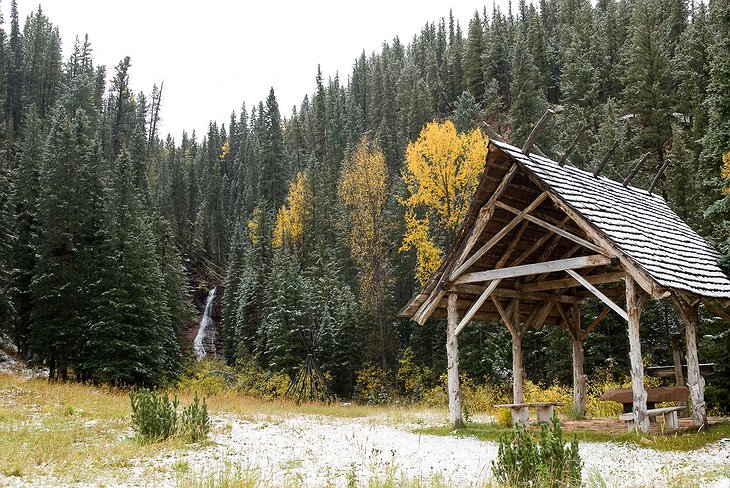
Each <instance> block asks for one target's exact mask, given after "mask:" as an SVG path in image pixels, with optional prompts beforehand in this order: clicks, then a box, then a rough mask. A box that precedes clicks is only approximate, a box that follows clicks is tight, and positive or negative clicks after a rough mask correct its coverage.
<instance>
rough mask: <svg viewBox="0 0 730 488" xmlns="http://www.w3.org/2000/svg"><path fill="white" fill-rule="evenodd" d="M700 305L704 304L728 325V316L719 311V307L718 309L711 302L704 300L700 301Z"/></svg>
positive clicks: (729, 320)
mask: <svg viewBox="0 0 730 488" xmlns="http://www.w3.org/2000/svg"><path fill="white" fill-rule="evenodd" d="M702 303H704V304H705V305H706V306H707V307H709V308H710V310H712V311H713V312H714V313H715V315H716V316H718V317H720V318H721V319H723V320H724V321H725V322H727V323H729V324H730V315H728V314H727V313H725V311H724V310H723V309H721V308H720V307H718V306H717V305H715V304H714V303H712V302H711V301H709V300H706V299H704V298H703V299H702Z"/></svg>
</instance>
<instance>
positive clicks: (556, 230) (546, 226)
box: [497, 202, 610, 256]
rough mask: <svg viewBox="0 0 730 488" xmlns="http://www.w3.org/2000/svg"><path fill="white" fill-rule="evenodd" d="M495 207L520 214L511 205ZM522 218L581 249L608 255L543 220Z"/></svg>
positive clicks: (531, 217)
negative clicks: (573, 243) (577, 245)
mask: <svg viewBox="0 0 730 488" xmlns="http://www.w3.org/2000/svg"><path fill="white" fill-rule="evenodd" d="M497 206H498V207H499V208H501V209H503V210H507V211H508V212H512V213H514V214H519V212H520V211H519V210H517V209H516V208H514V207H512V206H511V205H507V204H506V203H502V202H497ZM524 218H525V219H526V220H529V221H530V222H532V223H533V224H537V225H539V226H540V227H542V228H544V229H547V230H549V231H552V232H554V233H556V234H558V235H560V236H562V237H565V238H566V239H569V240H571V241H573V242H575V243H576V244H580V245H581V246H583V247H587V248H588V249H590V250H591V251H594V252H597V253H599V254H603V255H604V256H609V255H610V253H609V252H608V251H606V250H605V249H603V248H602V247H600V246H597V245H595V244H593V243H592V242H590V241H588V240H586V239H583V238H582V237H578V236H577V235H575V234H573V233H571V232H568V231H567V230H563V229H561V228H560V227H558V226H555V225H553V224H550V223H548V222H545V221H544V220H542V219H539V218H537V217H535V216H534V215H525V217H524Z"/></svg>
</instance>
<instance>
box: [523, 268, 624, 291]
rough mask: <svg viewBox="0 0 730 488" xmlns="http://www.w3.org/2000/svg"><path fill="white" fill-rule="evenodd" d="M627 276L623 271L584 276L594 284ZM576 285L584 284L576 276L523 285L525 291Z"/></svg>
mask: <svg viewBox="0 0 730 488" xmlns="http://www.w3.org/2000/svg"><path fill="white" fill-rule="evenodd" d="M625 276H626V273H624V272H623V271H620V272H614V273H603V274H597V275H590V276H584V277H583V278H584V279H585V280H586V281H588V282H589V283H591V284H593V285H602V284H604V283H615V282H617V281H621V280H623V279H624V277H625ZM575 286H582V284H581V283H580V282H578V280H576V279H574V278H561V279H559V280H550V281H538V282H536V283H525V284H524V285H522V288H521V289H522V290H523V291H530V292H532V291H548V290H558V289H561V288H573V287H575Z"/></svg>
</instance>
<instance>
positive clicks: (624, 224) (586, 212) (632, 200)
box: [492, 141, 730, 298]
mask: <svg viewBox="0 0 730 488" xmlns="http://www.w3.org/2000/svg"><path fill="white" fill-rule="evenodd" d="M492 144H493V145H494V146H495V147H497V148H499V149H501V150H503V151H505V152H506V153H507V154H509V155H510V156H512V157H513V158H515V159H516V160H517V161H519V162H520V163H521V164H523V165H524V167H525V168H526V169H527V170H528V171H529V172H531V173H532V174H533V175H534V176H535V177H536V178H537V179H539V180H540V181H542V182H543V183H544V184H545V185H546V186H547V187H548V188H549V189H550V190H553V191H554V192H555V194H556V195H558V196H559V197H560V198H561V199H562V200H564V201H565V202H566V203H567V204H568V205H570V206H571V207H572V208H573V209H575V210H576V211H577V212H579V213H580V214H581V215H582V216H584V217H585V218H586V220H587V221H588V222H589V223H590V224H592V225H593V226H595V228H596V229H597V230H599V231H601V232H602V233H603V234H605V236H606V237H607V238H608V239H609V240H610V241H611V242H612V243H613V244H614V245H615V246H616V247H617V248H618V249H620V250H621V251H622V252H623V253H625V254H626V256H628V257H630V258H631V259H632V260H633V261H634V262H635V263H636V264H637V265H639V266H640V267H641V268H642V269H644V270H645V271H646V273H647V274H648V275H649V276H650V277H651V278H652V279H653V280H654V281H656V283H657V284H658V285H659V286H660V287H662V288H667V289H678V290H684V291H687V292H690V293H694V294H696V295H700V296H704V297H712V298H729V297H730V279H728V277H727V275H726V274H725V273H724V272H723V271H722V269H720V267H719V266H718V260H719V259H720V257H721V256H720V253H718V252H717V251H716V250H715V249H714V248H713V247H712V246H711V245H710V244H708V243H707V242H706V241H705V240H704V239H703V238H702V237H700V236H699V234H697V233H696V232H695V231H693V230H692V229H691V228H690V227H689V226H688V225H687V224H686V223H685V222H684V221H683V220H682V219H681V218H679V216H678V215H677V214H676V213H674V211H673V210H672V209H671V208H669V205H667V202H665V201H664V199H663V198H662V197H661V196H659V195H656V194H652V193H649V192H647V191H646V190H643V189H640V188H634V187H631V186H623V185H622V184H621V183H619V182H616V181H613V180H611V179H608V178H606V177H604V176H599V177H594V176H593V175H592V174H591V173H589V172H586V171H583V170H581V169H578V168H575V167H573V166H569V165H565V166H559V165H558V163H556V162H555V161H552V160H550V159H547V158H543V157H540V156H537V155H535V154H530V156H529V157H528V156H525V155H524V154H522V152H521V151H520V150H519V149H518V148H516V147H513V146H510V145H509V144H506V143H502V142H496V141H495V142H493V143H492Z"/></svg>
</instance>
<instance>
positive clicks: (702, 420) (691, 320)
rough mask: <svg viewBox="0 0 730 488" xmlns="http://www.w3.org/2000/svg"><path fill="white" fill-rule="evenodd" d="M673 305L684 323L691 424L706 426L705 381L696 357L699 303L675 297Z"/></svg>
mask: <svg viewBox="0 0 730 488" xmlns="http://www.w3.org/2000/svg"><path fill="white" fill-rule="evenodd" d="M674 303H675V305H676V306H677V311H678V312H679V315H680V316H681V317H682V321H683V322H684V331H685V342H686V346H687V388H689V397H690V399H691V400H692V422H693V423H694V425H695V426H697V427H700V426H703V425H707V406H706V405H705V379H704V378H703V377H702V375H701V374H700V361H699V358H698V356H697V325H698V324H699V321H700V319H699V315H698V312H697V309H698V306H699V301H698V302H697V303H695V304H694V305H691V304H690V303H688V302H687V301H686V300H684V299H683V298H682V297H676V298H675V299H674Z"/></svg>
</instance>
